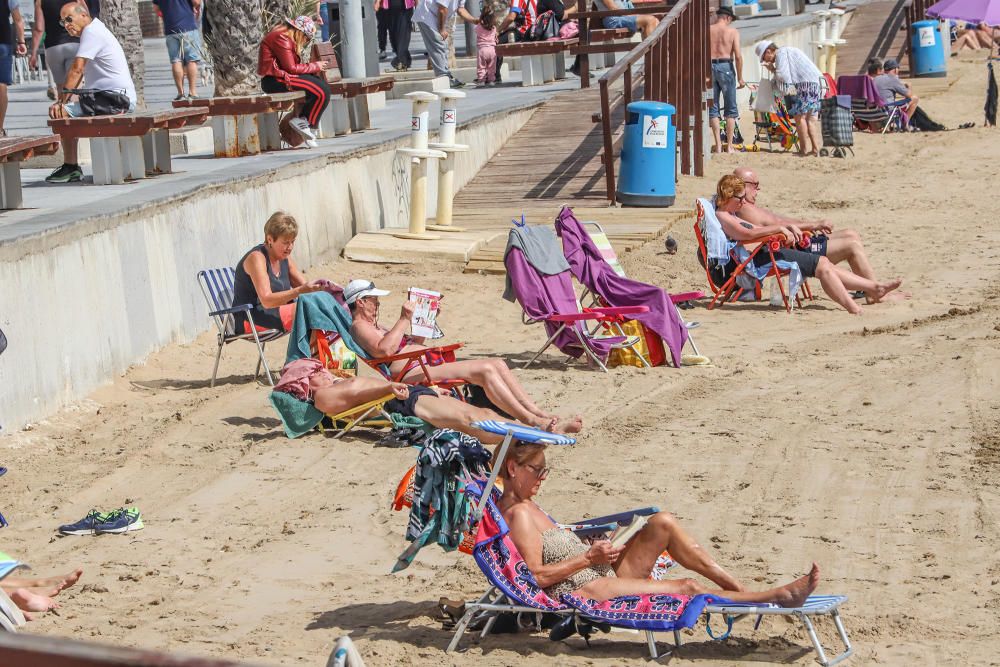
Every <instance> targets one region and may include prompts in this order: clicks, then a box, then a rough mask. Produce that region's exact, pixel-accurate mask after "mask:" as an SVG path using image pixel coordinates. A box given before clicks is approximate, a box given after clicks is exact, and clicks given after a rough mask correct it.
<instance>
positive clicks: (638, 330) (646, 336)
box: [608, 320, 667, 368]
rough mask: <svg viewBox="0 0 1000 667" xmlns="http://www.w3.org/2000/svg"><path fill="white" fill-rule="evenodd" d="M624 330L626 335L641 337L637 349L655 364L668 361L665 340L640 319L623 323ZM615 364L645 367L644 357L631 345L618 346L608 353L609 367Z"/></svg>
mask: <svg viewBox="0 0 1000 667" xmlns="http://www.w3.org/2000/svg"><path fill="white" fill-rule="evenodd" d="M622 331H624V332H625V335H626V336H634V337H636V338H638V339H639V344H638V345H636V346H635V347H636V349H637V350H638V351H639V353H640V354H642V356H643V357H645V358H646V359H648V360H649V363H650V364H651V365H653V366H662V365H663V364H665V363H666V362H667V355H666V353H665V352H664V350H663V340H662V339H661V338H660V337H659V336H658V335H657V334H656V332H655V331H651V330H649V329H647V328H646V325H645V324H643V323H642V322H639V321H638V320H629V321H627V322H624V323H623V324H622ZM614 366H635V367H636V368H645V364H644V363H642V359H640V358H639V356H638V355H636V353H635V352H633V351H632V348H630V347H623V348H616V349H614V350H611V352H609V353H608V367H614Z"/></svg>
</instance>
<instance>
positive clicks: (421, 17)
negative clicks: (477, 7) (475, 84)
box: [413, 0, 476, 88]
mask: <svg viewBox="0 0 1000 667" xmlns="http://www.w3.org/2000/svg"><path fill="white" fill-rule="evenodd" d="M456 14H457V15H458V16H459V18H461V19H462V20H463V21H466V22H468V23H475V22H476V17H475V16H473V15H472V14H470V13H469V12H467V11H466V10H465V7H463V6H462V0H420V4H418V5H417V8H416V9H415V10H414V11H413V20H414V21H415V22H416V24H417V28H418V29H419V30H420V36H421V37H423V39H424V46H426V47H427V59H428V60H429V61H430V63H431V68H433V70H434V76H446V77H448V81H449V83H450V85H451V87H452V88H461V87H462V86H464V85H465V84H464V83H462V82H461V81H459V80H458V79H456V78H455V77H454V76H452V74H451V68H450V67H449V66H448V36H449V35H450V34H451V33H450V32H449V31H448V24H449V23H450V22H451V17H452V16H455V15H456Z"/></svg>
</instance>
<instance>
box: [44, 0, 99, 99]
mask: <svg viewBox="0 0 1000 667" xmlns="http://www.w3.org/2000/svg"><path fill="white" fill-rule="evenodd" d="M66 1H67V0H35V20H34V22H33V23H32V24H31V56H29V58H28V67H29V68H30V69H35V68H36V67H37V66H38V47H39V46H40V45H42V44H44V46H45V65H46V66H47V68H48V70H49V91H48V94H49V99H50V100H54V99H56V94H57V93H56V86H60V85H62V83H63V81H65V80H66V73H67V72H69V67H70V65H72V64H73V58H75V57H76V50H77V48H78V47H79V46H80V40H79V39H77V38H76V37H73V36H72V35H70V34H69V33H68V32H66V28H65V27H64V26H63V24H62V22H61V21H60V20H59V10H60V9H62V8H63V5H65V4H66ZM86 4H87V7H88V9H89V10H90V15H91V16H92V17H93V18H95V19H96V18H98V16H99V13H98V12H99V9H100V7H99V4H98V2H97V0H91V1H90V2H88V3H86Z"/></svg>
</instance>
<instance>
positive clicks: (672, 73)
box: [580, 0, 711, 202]
mask: <svg viewBox="0 0 1000 667" xmlns="http://www.w3.org/2000/svg"><path fill="white" fill-rule="evenodd" d="M627 11H634V10H627ZM708 11H709V6H708V0H679V1H678V2H677V3H676V4H674V5H673V6H672V7H670V10H669V11H668V12H667V14H666V16H664V17H663V18H662V19H660V24H659V25H658V26H656V28H655V29H654V30H653V32H652V33H650V35H649V37H647V38H646V39H644V40H643V41H642V42H640V43H639V44H637V45H636V46H635V47H634V48H633V49H632V50H631V51H629V52H628V53H627V54H626V55H625V56H624V57H623V58H622V59H621V60H620V61H618V63H617V64H615V66H614V67H612V68H610V69H609V70H608V71H607V72H605V73H604V75H603V76H601V78H600V79H598V85H599V86H600V89H601V112H600V117H599V120H600V122H601V124H602V126H603V131H604V155H603V162H604V171H605V179H606V186H607V197H608V200H609V201H611V202H614V201H615V198H616V197H615V149H616V143H617V142H616V141H615V139H614V135H613V130H614V126H613V123H612V114H613V113H614V111H615V110H616V109H617V108H618V107H625V108H627V106H628V104H629V103H630V102H631V101H632V97H633V94H634V93H633V91H634V87H635V86H636V85H637V84H638V83H639V82H641V83H642V86H643V99H645V100H649V101H657V102H669V103H670V104H672V105H673V106H674V107H675V109H676V114H675V115H674V125H675V127H676V131H677V144H678V147H679V151H680V173H682V174H686V175H694V176H704V174H705V158H704V122H705V120H704V113H703V111H704V109H705V101H706V98H705V93H706V91H707V90H708V89H709V87H710V85H711V70H710V67H711V61H710V59H709V44H708ZM601 13H602V14H604V13H606V12H601ZM580 33H581V34H583V33H584V25H583V20H581V25H580ZM640 60H641V61H642V69H641V71H640V72H639V73H638V75H637V76H635V75H634V73H633V68H634V67H635V66H636V65H637V64H638V63H639V61H640ZM581 70H582V67H581ZM582 74H583V72H582V71H581V75H582ZM619 79H621V80H622V83H623V86H622V93H621V94H620V95H618V96H616V97H615V98H614V99H612V97H611V90H612V85H613V84H615V83H616V82H617V81H618V80H619ZM626 113H627V112H626ZM594 119H595V120H598V118H597V117H596V116H595V118H594Z"/></svg>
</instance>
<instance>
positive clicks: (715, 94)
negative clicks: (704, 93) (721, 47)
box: [708, 64, 722, 153]
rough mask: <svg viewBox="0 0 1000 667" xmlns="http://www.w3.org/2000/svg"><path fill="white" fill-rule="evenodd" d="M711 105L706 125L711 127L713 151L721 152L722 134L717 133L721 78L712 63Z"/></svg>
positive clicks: (719, 114) (719, 124) (720, 101)
mask: <svg viewBox="0 0 1000 667" xmlns="http://www.w3.org/2000/svg"><path fill="white" fill-rule="evenodd" d="M712 100H713V101H712V106H711V107H710V108H709V110H708V125H709V127H711V128H712V142H713V144H714V145H715V152H716V153H721V152H722V136H721V135H720V133H719V128H720V127H721V122H720V120H719V119H720V118H721V116H722V108H721V107H720V106H719V105H720V104H721V103H722V80H721V76H720V73H719V72H717V71H716V67H715V65H714V64H713V65H712Z"/></svg>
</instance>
